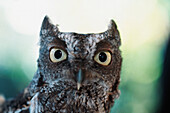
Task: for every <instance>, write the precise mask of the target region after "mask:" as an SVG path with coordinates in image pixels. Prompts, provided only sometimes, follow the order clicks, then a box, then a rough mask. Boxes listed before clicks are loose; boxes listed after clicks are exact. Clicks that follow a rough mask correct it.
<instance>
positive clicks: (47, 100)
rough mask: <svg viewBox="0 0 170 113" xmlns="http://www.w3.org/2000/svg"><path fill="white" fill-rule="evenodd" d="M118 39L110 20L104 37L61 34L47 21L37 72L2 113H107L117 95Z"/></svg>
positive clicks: (43, 24)
mask: <svg viewBox="0 0 170 113" xmlns="http://www.w3.org/2000/svg"><path fill="white" fill-rule="evenodd" d="M120 44H121V42H120V35H119V32H118V30H117V26H116V24H115V22H114V21H113V20H111V23H110V25H109V27H108V30H107V31H105V32H103V33H98V34H94V33H90V34H78V33H74V32H60V31H59V29H58V27H57V26H55V25H53V24H52V23H51V22H50V20H49V18H48V17H47V16H46V17H45V18H44V20H43V23H42V27H41V31H40V51H39V52H40V53H39V58H38V70H37V72H36V74H35V76H34V78H33V80H32V81H31V83H30V85H29V86H28V87H27V88H26V89H25V90H24V91H23V93H22V94H20V96H18V97H16V98H15V99H13V100H10V101H6V102H5V103H4V104H3V105H2V107H3V108H2V110H3V112H9V111H12V112H14V111H17V110H18V111H19V112H20V111H23V112H32V113H34V112H35V113H36V112H47V113H48V112H68V113H70V112H73V113H82V112H88V113H90V112H100V113H104V112H106V113H108V112H109V111H110V108H111V107H112V106H113V104H114V101H115V99H116V98H118V96H119V90H118V85H119V82H120V71H121V62H122V58H121V53H120V50H119V46H120Z"/></svg>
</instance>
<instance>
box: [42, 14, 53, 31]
mask: <svg viewBox="0 0 170 113" xmlns="http://www.w3.org/2000/svg"><path fill="white" fill-rule="evenodd" d="M50 27H53V24H52V22H51V20H50V18H49V17H48V16H47V15H46V16H45V17H44V20H43V22H42V26H41V29H49V28H50Z"/></svg>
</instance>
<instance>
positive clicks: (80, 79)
mask: <svg viewBox="0 0 170 113" xmlns="http://www.w3.org/2000/svg"><path fill="white" fill-rule="evenodd" d="M84 74H85V73H84V72H82V69H79V71H78V73H77V76H76V79H77V90H79V89H80V88H81V85H82V82H83V78H84Z"/></svg>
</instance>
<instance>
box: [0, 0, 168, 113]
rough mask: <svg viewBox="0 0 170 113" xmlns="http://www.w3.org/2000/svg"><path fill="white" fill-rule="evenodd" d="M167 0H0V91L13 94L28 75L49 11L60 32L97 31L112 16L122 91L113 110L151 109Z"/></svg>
mask: <svg viewBox="0 0 170 113" xmlns="http://www.w3.org/2000/svg"><path fill="white" fill-rule="evenodd" d="M169 6H170V2H169V0H103V1H102V0H101V1H99V0H93V1H91V0H82V1H79V0H72V1H67V0H62V1H60V0H55V1H45V0H41V1H40V0H37V1H34V0H29V1H26V0H6V1H4V0H0V94H3V95H5V97H7V98H10V97H13V96H16V95H17V93H19V92H20V91H21V90H22V89H23V88H24V87H26V86H27V85H28V84H29V82H30V80H31V79H32V77H33V75H34V73H35V71H36V68H37V67H36V59H37V58H38V40H39V36H38V35H39V30H40V26H41V22H42V19H43V17H44V16H45V15H49V16H50V18H51V19H52V20H53V22H54V23H57V24H59V25H60V26H59V28H60V31H74V32H82V33H89V32H101V31H104V30H106V28H107V24H108V22H109V20H110V19H111V18H113V19H114V20H115V21H116V23H117V25H118V29H119V31H120V34H121V37H122V46H121V50H122V56H123V64H122V72H121V83H120V90H121V95H120V97H119V99H117V100H116V102H115V106H114V107H113V108H112V110H111V112H113V113H154V112H155V111H156V108H157V107H159V100H160V96H161V92H160V86H159V85H160V84H159V78H160V76H161V70H162V61H163V53H164V49H165V45H166V40H167V35H168V32H169V27H170V26H169V17H170V15H169V14H170V7H169Z"/></svg>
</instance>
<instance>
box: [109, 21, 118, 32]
mask: <svg viewBox="0 0 170 113" xmlns="http://www.w3.org/2000/svg"><path fill="white" fill-rule="evenodd" d="M116 29H117V25H116V23H115V21H114V20H110V24H109V26H108V30H112V31H113V30H116Z"/></svg>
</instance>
